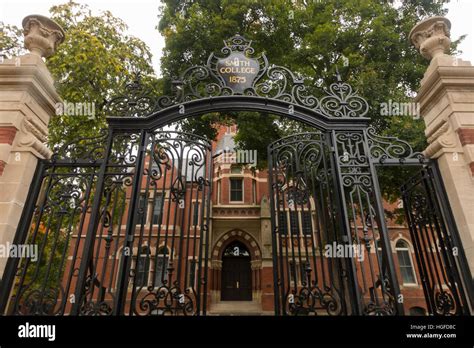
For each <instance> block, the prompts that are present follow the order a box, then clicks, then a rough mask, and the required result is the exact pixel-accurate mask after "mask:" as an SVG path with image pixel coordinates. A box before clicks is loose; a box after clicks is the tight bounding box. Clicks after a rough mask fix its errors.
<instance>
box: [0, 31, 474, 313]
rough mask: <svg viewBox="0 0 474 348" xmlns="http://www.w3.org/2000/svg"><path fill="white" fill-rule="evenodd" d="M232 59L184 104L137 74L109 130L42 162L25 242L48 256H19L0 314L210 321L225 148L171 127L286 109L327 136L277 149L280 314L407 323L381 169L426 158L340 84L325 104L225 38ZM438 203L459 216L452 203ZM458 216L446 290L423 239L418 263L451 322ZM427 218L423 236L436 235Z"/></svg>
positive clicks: (193, 83)
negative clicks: (217, 169) (210, 273)
mask: <svg viewBox="0 0 474 348" xmlns="http://www.w3.org/2000/svg"><path fill="white" fill-rule="evenodd" d="M221 54H222V55H223V56H222V57H219V56H217V55H214V53H212V54H211V55H210V56H209V58H208V61H207V63H206V64H205V65H199V66H192V67H189V68H187V69H186V70H185V71H184V72H183V74H182V75H181V77H180V78H179V79H177V80H175V81H172V94H171V95H164V96H154V95H152V94H151V93H150V91H147V90H146V89H144V88H143V86H142V85H141V84H140V79H139V78H137V79H136V80H135V81H133V82H132V83H130V84H129V85H127V86H126V87H127V92H126V94H125V95H123V96H120V97H117V98H114V99H112V100H111V101H110V103H109V104H108V109H107V112H108V115H110V116H108V117H107V122H108V125H109V128H108V130H107V131H106V132H103V133H102V134H101V136H100V137H98V138H95V139H78V140H76V141H75V142H73V143H71V144H66V145H64V146H63V147H62V148H61V149H60V150H58V151H56V153H55V155H54V156H53V158H52V159H50V160H43V161H40V163H39V165H38V169H37V172H36V175H35V177H34V180H33V182H32V184H31V188H30V193H29V197H28V199H27V202H26V206H25V208H24V211H23V214H22V217H21V220H20V223H19V226H18V230H17V233H16V235H15V239H14V244H16V245H21V244H29V245H34V246H37V247H38V251H39V253H38V259H37V260H31V259H21V260H20V259H18V258H9V259H8V262H7V267H6V270H5V273H4V276H3V279H2V284H1V292H0V313H8V314H19V315H24V314H36V315H47V314H58V315H62V314H74V315H122V314H126V315H164V314H171V315H199V314H205V313H206V302H207V298H208V295H207V287H208V284H207V269H208V248H209V245H208V244H209V233H210V220H209V218H210V210H211V207H210V194H211V183H212V172H213V169H212V156H211V148H212V147H211V144H210V143H209V142H208V141H207V140H206V139H204V138H201V137H199V136H197V135H194V134H187V133H180V132H176V131H163V130H162V129H163V127H165V126H167V125H170V124H172V123H174V122H176V121H180V120H183V119H185V118H190V117H195V116H199V115H202V114H205V113H209V112H220V113H225V112H230V111H232V112H236V111H255V112H265V113H271V114H276V115H279V116H282V117H287V118H290V119H293V120H296V121H299V122H302V123H305V124H306V125H308V126H311V127H313V128H314V129H315V132H313V133H306V134H296V135H292V136H290V137H288V138H284V139H280V140H279V141H277V142H275V143H274V144H272V145H271V146H270V147H269V164H270V167H269V170H270V180H269V182H270V197H271V211H272V216H271V217H272V239H273V263H274V291H275V313H276V314H285V315H286V314H294V315H300V314H304V315H308V314H312V315H318V314H327V315H343V314H347V315H351V314H359V315H362V314H363V315H394V314H400V315H401V314H403V313H404V309H403V304H402V301H400V299H401V293H400V287H399V284H398V283H399V282H398V278H397V272H396V270H395V264H394V260H393V255H392V250H391V245H390V239H389V235H388V230H387V225H386V219H385V216H384V207H383V200H382V195H381V191H380V187H379V183H378V176H377V167H378V166H380V165H402V164H403V165H418V166H420V165H425V164H427V160H425V159H424V158H423V156H422V155H421V154H419V153H416V152H413V150H412V148H411V147H410V146H409V145H408V144H407V143H406V142H403V141H401V140H399V139H398V138H387V137H380V136H378V135H377V132H376V131H375V129H374V128H372V127H370V126H369V123H370V119H369V118H367V117H365V116H366V114H367V112H368V109H369V106H368V103H367V102H366V101H365V99H363V98H362V97H360V96H359V95H357V93H356V92H355V91H354V90H353V89H352V87H351V86H350V85H349V84H347V83H345V82H343V81H342V80H341V77H340V75H339V73H337V74H336V79H335V82H334V83H332V84H330V85H329V87H328V88H327V89H326V88H325V89H324V90H323V91H322V92H321V93H317V94H318V95H321V96H315V95H313V94H312V93H311V92H312V88H313V87H314V86H311V87H308V86H307V85H306V84H305V81H304V80H303V79H302V78H300V77H298V76H297V75H295V74H294V73H293V72H291V71H290V70H289V69H287V68H285V67H281V66H275V65H270V64H269V62H268V60H267V57H266V56H265V54H263V53H262V54H260V55H256V54H255V52H254V48H253V47H251V41H248V40H246V39H245V38H243V37H242V36H239V35H236V36H234V37H232V38H231V39H229V40H228V41H226V42H225V43H224V47H223V48H222V50H221ZM137 77H139V76H137ZM438 179H439V178H438ZM415 191H416V190H414V189H411V188H406V189H405V191H404V192H405V200H406V206H407V207H412V208H414V207H415V205H414V201H412V198H413V197H412V196H413V194H412V192H415ZM425 193H427V194H428V196H427V197H428V198H429V199H430V200H433V201H434V202H435V203H433V202H431V203H430V204H431V206H432V207H436V206H437V205H436V204H439V207H441V208H440V209H439V210H440V212H441V213H442V212H444V211H445V208H446V207H447V205H446V202H445V199H444V198H440V197H441V196H439V195H436V196H429V191H426V190H425ZM428 198H427V199H428ZM436 202H437V203H436ZM437 216H441V215H439V214H438V213H437ZM446 216H447V215H443V218H444V220H443V224H441V222H440V221H441V220H439V219H435V220H429V223H428V225H429V226H432V227H433V228H434V229H435V233H437V234H438V241H439V243H440V248H441V249H439V250H441V251H439V252H437V253H432V254H429V253H428V255H429V256H430V257H435V256H436V257H438V259H439V261H437V262H438V263H435V264H433V265H432V266H433V267H435V266H440V267H444V269H443V272H444V273H443V272H441V273H440V272H438V273H436V274H437V275H438V276H441V277H442V276H443V275H444V276H446V277H448V278H446V279H444V278H443V283H441V282H439V281H438V278H436V274H434V273H433V272H431V268H430V267H427V262H428V261H427V259H426V257H427V256H426V251H427V250H428V249H427V248H426V245H425V244H423V243H422V242H423V240H420V242H419V245H417V252H418V253H419V255H418V256H419V258H420V262H419V265H420V267H421V268H423V267H426V270H423V272H425V273H424V275H425V277H427V278H426V289H427V291H428V290H429V291H430V292H429V293H428V292H427V295H426V296H427V299H428V301H430V306H431V307H430V308H431V310H432V311H433V312H435V311H437V308H438V305H439V303H441V305H440V306H441V307H442V309H441V312H442V313H443V314H450V313H456V314H458V313H466V310H467V309H466V308H467V306H466V299H467V298H468V297H469V296H472V295H470V294H472V292H470V291H471V290H470V286H469V284H468V283H469V282H468V280H469V279H470V276H468V275H469V270H468V269H467V268H466V267H465V265H464V264H463V263H462V262H461V263H460V262H458V259H457V258H454V259H453V258H452V257H451V256H449V255H447V254H446V252H444V251H443V250H446V248H449V247H451V244H450V243H455V245H453V246H455V247H458V249H459V255H463V254H462V252H463V250H462V247H461V245H460V242H459V240H457V241H456V240H454V239H453V235H454V234H453V233H452V232H451V231H454V230H455V223H454V221H452V219H447V218H446ZM409 218H410V219H412V220H413V219H415V218H416V215H413V214H412V215H410V216H409ZM412 220H410V222H411V226H410V227H411V229H412V236H413V238H414V239H416V238H418V236H420V238H421V236H422V235H423V233H422V232H420V231H421V230H423V229H422V228H421V227H420V226H421V225H416V226H415V224H414V223H413V221H414V220H413V221H412ZM427 221H428V220H427ZM442 226H444V229H443V227H442ZM453 226H454V227H453ZM417 228H418V229H419V230H417ZM430 233H431V232H430ZM376 241H379V243H377V245H376ZM443 243H444V244H443ZM341 249H342V253H341V254H340V253H339V250H341ZM423 253H425V254H423ZM363 255H367V257H366V258H365V261H364V260H363V259H362V258H363ZM455 267H458V268H457V269H456V272H453V275H452V277H450V276H448V273H451V271H452V270H454V268H455ZM430 272H431V273H430ZM433 275H434V276H435V277H434V278H433ZM435 278H436V279H435ZM461 280H462V282H461ZM435 281H437V283H436V284H435V283H434V282H435ZM439 284H441V285H439ZM444 287H447V288H449V290H450V294H451V295H448V294H447V291H441V289H444ZM433 289H437V290H433ZM433 291H435V292H434V293H433ZM465 292H466V293H468V294H466V293H465ZM433 298H434V299H433ZM451 302H455V305H454V307H453V306H452V305H451ZM445 303H449V306H448V305H447V304H445Z"/></svg>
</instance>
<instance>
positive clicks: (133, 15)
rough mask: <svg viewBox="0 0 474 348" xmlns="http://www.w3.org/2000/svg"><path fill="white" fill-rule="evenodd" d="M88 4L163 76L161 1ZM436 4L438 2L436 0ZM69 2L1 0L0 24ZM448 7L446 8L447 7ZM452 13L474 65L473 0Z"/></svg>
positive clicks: (455, 4)
mask: <svg viewBox="0 0 474 348" xmlns="http://www.w3.org/2000/svg"><path fill="white" fill-rule="evenodd" d="M74 1H75V2H78V3H81V4H87V5H89V7H90V8H91V9H92V11H93V13H94V14H98V13H99V11H100V10H104V9H106V10H109V11H111V12H112V14H113V15H114V16H115V17H119V18H121V19H122V20H124V21H125V23H127V25H128V27H129V31H128V33H127V34H129V35H133V36H136V37H138V38H140V39H141V40H143V41H144V42H145V43H146V44H147V45H148V47H150V50H151V52H152V54H153V57H152V61H153V67H154V69H155V73H156V74H157V75H158V76H160V75H161V72H160V58H161V55H162V50H163V47H164V45H165V42H164V39H163V37H162V36H161V35H160V33H159V32H158V31H157V30H156V29H155V27H156V25H157V24H158V21H159V13H160V11H159V7H160V6H161V2H160V1H159V0H133V1H131V0H74ZM433 1H436V0H433ZM65 2H66V0H1V3H0V21H3V22H4V23H5V24H13V25H16V26H18V27H21V21H22V20H23V18H24V17H26V16H27V15H30V14H40V15H44V16H48V15H49V8H50V7H51V6H53V5H58V4H62V3H65ZM445 6H446V5H445ZM446 7H447V8H448V10H449V12H448V14H447V15H446V17H447V18H448V19H449V20H450V21H451V39H452V40H455V39H457V38H458V37H459V36H460V35H463V34H467V35H468V36H467V37H466V39H465V40H464V41H463V43H462V44H461V45H460V46H459V49H460V50H461V51H463V53H462V54H461V55H459V57H460V58H462V59H464V60H469V61H471V63H472V64H474V20H473V19H472V15H473V14H474V0H451V3H450V4H448V5H447V6H446Z"/></svg>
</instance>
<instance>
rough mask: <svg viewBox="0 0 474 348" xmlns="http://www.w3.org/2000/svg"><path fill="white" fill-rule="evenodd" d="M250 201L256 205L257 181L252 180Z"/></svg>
mask: <svg viewBox="0 0 474 348" xmlns="http://www.w3.org/2000/svg"><path fill="white" fill-rule="evenodd" d="M252 201H253V204H257V181H255V180H252Z"/></svg>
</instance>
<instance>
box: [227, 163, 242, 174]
mask: <svg viewBox="0 0 474 348" xmlns="http://www.w3.org/2000/svg"><path fill="white" fill-rule="evenodd" d="M230 173H231V174H242V166H240V165H234V166H232V167H230Z"/></svg>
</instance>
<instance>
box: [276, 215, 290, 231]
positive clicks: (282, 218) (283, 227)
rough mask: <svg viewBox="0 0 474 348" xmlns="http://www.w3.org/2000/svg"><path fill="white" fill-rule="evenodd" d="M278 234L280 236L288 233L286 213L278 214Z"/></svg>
mask: <svg viewBox="0 0 474 348" xmlns="http://www.w3.org/2000/svg"><path fill="white" fill-rule="evenodd" d="M278 232H279V233H280V234H287V233H288V224H287V222H286V212H284V211H281V212H280V213H279V214H278Z"/></svg>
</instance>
